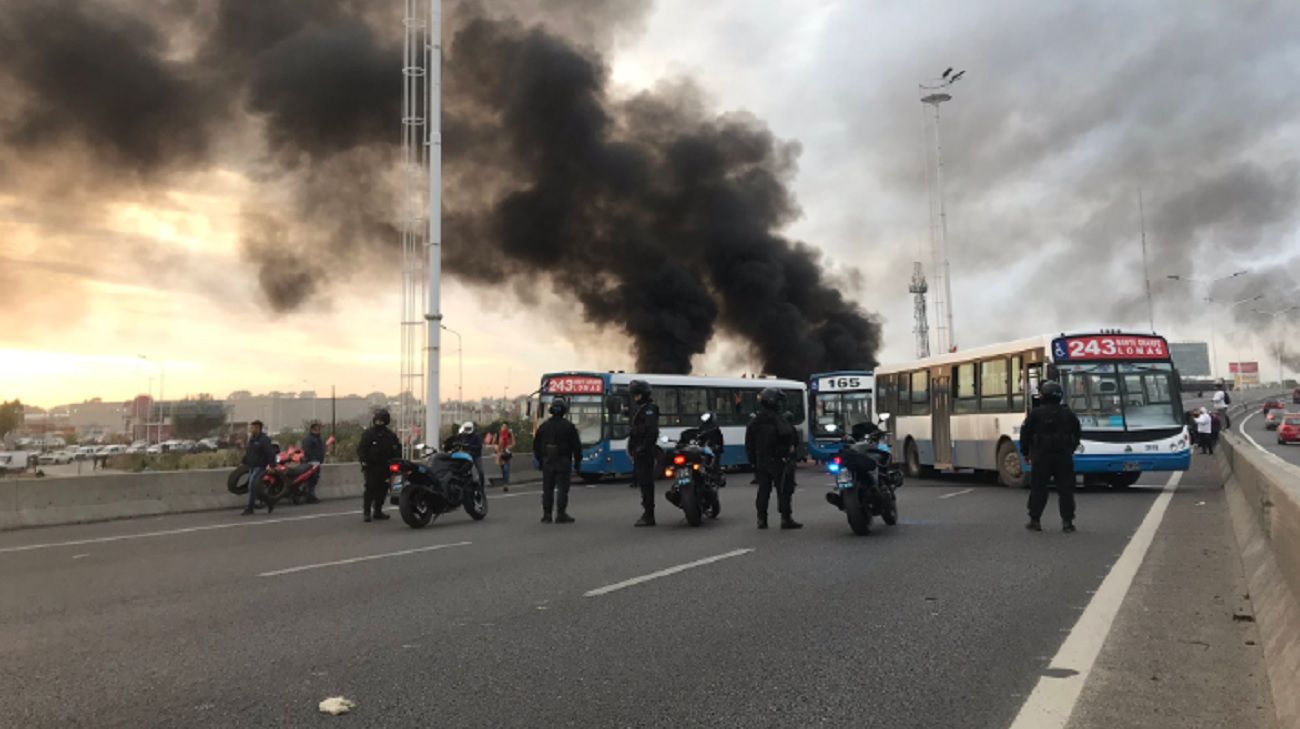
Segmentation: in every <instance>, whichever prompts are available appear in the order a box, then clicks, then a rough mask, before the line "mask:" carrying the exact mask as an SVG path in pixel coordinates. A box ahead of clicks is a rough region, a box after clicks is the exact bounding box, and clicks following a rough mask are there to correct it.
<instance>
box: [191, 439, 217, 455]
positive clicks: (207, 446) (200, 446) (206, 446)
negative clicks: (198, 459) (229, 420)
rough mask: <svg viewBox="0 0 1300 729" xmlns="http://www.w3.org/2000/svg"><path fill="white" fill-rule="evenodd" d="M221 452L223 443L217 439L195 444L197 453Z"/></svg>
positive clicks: (204, 440)
mask: <svg viewBox="0 0 1300 729" xmlns="http://www.w3.org/2000/svg"><path fill="white" fill-rule="evenodd" d="M219 450H221V441H219V440H217V439H216V438H204V439H203V440H201V441H199V442H198V443H195V444H194V452H195V453H212V452H214V451H219Z"/></svg>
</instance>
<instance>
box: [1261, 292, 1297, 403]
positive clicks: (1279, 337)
mask: <svg viewBox="0 0 1300 729" xmlns="http://www.w3.org/2000/svg"><path fill="white" fill-rule="evenodd" d="M1296 309H1300V305H1295V304H1293V305H1291V306H1288V307H1286V308H1285V309H1278V310H1277V311H1260V310H1259V309H1252V311H1254V312H1255V313H1256V314H1259V315H1261V316H1267V317H1269V318H1271V319H1272V320H1273V327H1274V328H1275V329H1276V330H1277V383H1278V385H1279V386H1280V385H1281V384H1282V381H1283V380H1285V379H1286V373H1285V372H1283V371H1282V346H1283V339H1284V337H1283V336H1282V325H1281V324H1280V323H1278V317H1280V316H1282V315H1283V314H1288V313H1290V312H1292V311H1295V310H1296Z"/></svg>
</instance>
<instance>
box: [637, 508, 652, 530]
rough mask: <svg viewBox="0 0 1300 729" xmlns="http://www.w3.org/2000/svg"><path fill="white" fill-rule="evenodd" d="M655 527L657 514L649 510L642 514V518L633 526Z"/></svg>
mask: <svg viewBox="0 0 1300 729" xmlns="http://www.w3.org/2000/svg"><path fill="white" fill-rule="evenodd" d="M654 525H655V513H654V511H652V510H650V509H647V510H645V511H643V512H641V518H640V519H637V520H636V523H635V524H633V525H632V526H639V527H652V526H654Z"/></svg>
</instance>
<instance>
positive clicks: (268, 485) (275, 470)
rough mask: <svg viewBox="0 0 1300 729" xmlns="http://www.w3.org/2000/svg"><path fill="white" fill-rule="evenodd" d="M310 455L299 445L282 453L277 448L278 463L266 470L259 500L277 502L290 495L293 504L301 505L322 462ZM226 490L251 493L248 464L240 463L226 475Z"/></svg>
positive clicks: (262, 502)
mask: <svg viewBox="0 0 1300 729" xmlns="http://www.w3.org/2000/svg"><path fill="white" fill-rule="evenodd" d="M305 458H306V454H304V453H303V451H302V449H301V448H298V447H297V446H294V447H291V448H290V449H289V450H287V451H284V452H283V453H281V452H280V451H279V449H278V448H277V449H276V463H275V465H273V466H270V467H268V468H266V469H265V470H263V471H262V479H261V483H260V484H259V490H258V494H257V503H259V504H265V503H267V502H268V501H270V502H277V501H279V500H280V499H282V498H284V497H285V496H286V495H288V496H289V497H290V499H291V500H292V501H293V503H294V504H295V505H296V504H301V503H302V502H303V501H304V500H305V499H306V498H307V484H309V483H310V482H311V480H312V479H313V478H314V477H315V476H316V474H318V473H320V464H319V463H316V462H314V461H307V460H305ZM226 490H228V491H230V493H232V494H235V495H236V496H244V495H247V494H248V466H240V467H239V468H236V469H235V470H234V471H232V472H231V473H230V475H229V476H228V477H227V478H226Z"/></svg>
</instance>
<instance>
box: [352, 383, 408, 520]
mask: <svg viewBox="0 0 1300 729" xmlns="http://www.w3.org/2000/svg"><path fill="white" fill-rule="evenodd" d="M392 421H393V418H392V416H391V415H389V413H388V411H387V410H385V409H382V408H381V409H379V410H376V411H375V415H374V417H373V418H372V419H371V421H370V427H369V428H366V431H365V432H364V433H362V434H361V441H360V442H359V443H357V460H359V461H361V475H362V476H363V477H364V478H365V484H366V485H365V494H364V495H363V496H362V500H361V504H362V506H361V512H362V519H363V520H364V521H370V520H371V518H374V519H378V520H380V521H383V520H385V519H388V518H389V516H388V515H387V514H385V513H384V500H385V499H386V498H387V496H388V464H389V463H390V462H392V461H393V459H396V458H400V457H401V455H402V442H401V441H400V440H398V438H397V434H396V433H394V432H393V431H391V430H389V428H388V424H389V423H391V422H392Z"/></svg>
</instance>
